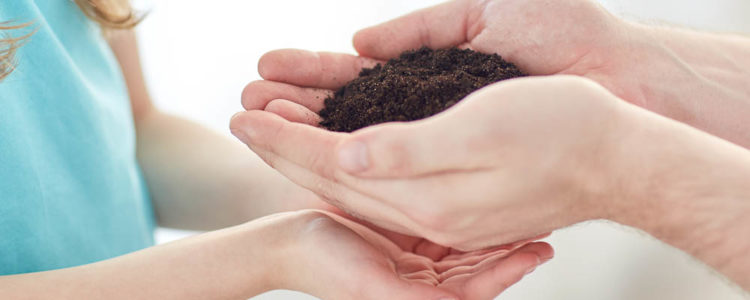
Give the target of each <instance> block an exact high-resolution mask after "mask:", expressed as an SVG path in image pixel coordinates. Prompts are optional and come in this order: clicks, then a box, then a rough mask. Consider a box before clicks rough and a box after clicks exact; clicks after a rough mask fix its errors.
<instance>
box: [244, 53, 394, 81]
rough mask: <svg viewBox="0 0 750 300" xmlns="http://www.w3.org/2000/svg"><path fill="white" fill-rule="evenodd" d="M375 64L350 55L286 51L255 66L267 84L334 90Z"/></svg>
mask: <svg viewBox="0 0 750 300" xmlns="http://www.w3.org/2000/svg"><path fill="white" fill-rule="evenodd" d="M378 63H379V62H378V61H376V60H373V59H369V58H365V57H359V56H354V55H349V54H340V53H330V52H311V51H305V50H294V49H285V50H276V51H272V52H269V53H266V54H265V55H263V57H261V59H260V62H259V63H258V72H259V73H260V76H261V77H263V78H264V79H266V80H271V81H278V82H284V83H289V84H293V85H298V86H304V87H315V88H323V89H337V88H340V87H342V86H344V85H345V84H346V83H347V82H349V81H351V80H352V79H354V78H356V77H357V76H359V72H360V71H362V69H363V68H371V67H374V66H375V65H377V64H378Z"/></svg>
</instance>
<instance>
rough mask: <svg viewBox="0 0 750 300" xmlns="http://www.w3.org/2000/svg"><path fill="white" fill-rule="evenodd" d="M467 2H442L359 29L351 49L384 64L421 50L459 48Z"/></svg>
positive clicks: (466, 16)
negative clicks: (409, 52)
mask: <svg viewBox="0 0 750 300" xmlns="http://www.w3.org/2000/svg"><path fill="white" fill-rule="evenodd" d="M469 2H470V1H462V0H454V1H450V2H446V3H443V4H439V5H437V6H433V7H429V8H425V9H422V10H419V11H416V12H413V13H411V14H408V15H405V16H403V17H400V18H397V19H395V20H392V21H389V22H386V23H383V24H380V25H377V26H373V27H370V28H366V29H363V30H361V31H359V32H357V34H355V35H354V48H355V49H357V52H359V54H360V55H362V56H364V57H371V58H376V59H381V60H386V59H391V58H394V57H396V56H398V55H399V54H400V53H401V52H404V51H406V50H413V49H417V48H421V47H424V46H427V47H430V48H433V49H436V48H446V47H451V46H459V45H462V44H464V43H466V39H467V38H466V33H467V28H466V20H467V18H468V11H469V4H470V3H469Z"/></svg>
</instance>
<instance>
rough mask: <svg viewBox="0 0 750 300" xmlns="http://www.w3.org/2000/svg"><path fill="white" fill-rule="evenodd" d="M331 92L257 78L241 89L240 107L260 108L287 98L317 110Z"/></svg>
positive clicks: (314, 110)
mask: <svg viewBox="0 0 750 300" xmlns="http://www.w3.org/2000/svg"><path fill="white" fill-rule="evenodd" d="M332 94H333V91H331V90H326V89H315V88H302V87H298V86H296V85H291V84H287V83H282V82H275V81H267V80H258V81H253V82H251V83H250V84H248V85H247V86H246V87H245V89H244V90H243V91H242V107H244V108H245V109H246V110H262V109H265V108H266V106H267V105H268V103H269V102H270V101H272V100H276V99H287V100H289V101H292V102H295V103H299V104H301V105H304V106H305V107H306V108H307V109H309V110H311V111H313V112H318V111H320V110H321V109H323V106H324V101H325V99H326V98H327V97H328V96H330V95H332Z"/></svg>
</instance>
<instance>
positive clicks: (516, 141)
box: [231, 0, 750, 289]
mask: <svg viewBox="0 0 750 300" xmlns="http://www.w3.org/2000/svg"><path fill="white" fill-rule="evenodd" d="M448 16H450V17H448ZM749 43H750V42H749V41H748V39H746V38H742V37H739V36H733V35H722V34H706V33H697V32H691V31H687V30H682V29H667V28H654V27H646V26H642V25H637V24H632V23H628V22H625V21H622V20H619V19H617V18H615V17H614V16H612V15H610V14H608V13H607V12H606V11H604V10H603V9H602V8H601V7H600V6H598V5H596V4H594V3H592V2H590V1H583V0H579V1H542V0H530V1H515V0H505V1H503V0H497V1H468V0H466V1H462V0H459V1H452V2H447V3H445V4H442V5H438V6H436V7H432V8H428V9H425V10H422V11H418V12H415V13H413V14H410V15H407V16H404V17H402V18H399V19H396V20H393V21H390V22H387V23H385V24H381V25H378V26H375V27H372V28H368V29H365V30H363V31H360V32H359V33H358V34H357V35H356V36H355V38H354V45H355V48H356V49H357V51H358V52H359V53H360V54H361V55H362V56H361V57H355V56H350V55H344V54H333V53H312V52H307V51H301V50H280V51H275V52H271V53H269V54H267V55H266V56H264V58H263V59H262V60H261V62H260V64H259V72H260V73H261V75H262V76H263V77H264V78H265V79H266V81H259V82H254V83H251V84H249V85H248V86H247V88H246V89H245V94H244V95H243V105H244V106H245V108H246V109H248V110H250V111H248V112H243V113H240V114H238V115H237V116H235V118H234V119H233V121H232V125H231V127H232V131H233V133H234V134H235V135H236V136H238V138H240V139H241V140H243V141H244V142H246V143H247V144H248V145H249V146H250V147H251V148H252V149H253V150H254V151H255V152H256V153H258V154H259V155H260V156H261V157H263V159H264V160H265V161H266V162H268V163H269V164H270V165H272V166H273V167H274V168H276V169H277V170H279V171H281V172H282V173H284V174H285V175H286V176H287V177H289V178H290V179H292V180H293V181H295V182H297V183H299V184H301V185H303V186H305V187H307V188H309V189H311V190H313V191H315V192H316V193H317V194H318V195H321V197H323V198H324V199H325V200H327V201H329V202H330V203H331V204H334V205H336V206H338V207H341V208H342V209H344V210H346V211H348V212H351V213H352V214H353V215H356V216H358V217H360V218H364V219H366V220H368V221H370V222H373V223H374V224H377V225H378V226H382V227H385V228H389V229H392V230H396V231H399V232H403V233H408V234H413V235H418V236H424V237H426V238H428V239H430V240H432V241H435V242H437V243H439V244H443V245H449V246H453V247H456V248H459V249H463V250H470V249H478V248H481V247H486V246H489V245H493V244H501V243H505V242H509V241H513V240H517V239H521V238H525V237H529V236H533V235H536V234H539V233H542V232H548V231H550V230H555V229H558V228H562V227H565V226H568V225H571V224H575V223H578V222H581V221H584V220H591V219H610V220H613V221H616V222H620V223H622V224H626V225H630V226H634V227H637V228H640V229H643V230H645V231H646V232H649V233H651V234H652V235H654V236H655V237H657V238H659V239H661V240H663V241H665V242H667V243H670V244H672V245H674V246H675V247H677V248H680V249H682V250H684V251H686V252H688V253H690V254H692V255H694V256H695V257H697V258H698V259H700V260H703V261H704V262H706V263H707V264H709V265H711V266H712V267H714V268H716V269H717V270H719V271H720V272H722V273H723V274H724V275H726V276H728V277H729V278H731V279H732V280H734V281H735V282H737V283H738V284H740V285H741V286H742V287H743V288H745V289H750V282H748V278H750V273H748V272H750V271H749V270H750V258H748V256H747V255H746V253H748V251H750V241H748V240H747V239H743V238H736V237H745V236H748V234H750V224H748V221H747V218H745V217H743V216H747V215H748V213H750V189H749V188H748V187H747V178H750V154H749V153H748V151H747V149H744V148H742V147H741V146H744V147H748V146H750V127H747V126H745V125H744V120H746V119H747V118H748V116H750V110H748V107H749V106H748V104H749V103H750V101H748V99H750V91H749V90H748V85H747V84H746V81H747V78H748V73H747V71H745V70H746V69H747V67H750V61H749V60H748V57H750V55H748V54H749V53H748V51H750V44H749ZM423 45H426V46H430V47H433V48H441V47H449V46H461V47H470V48H473V49H476V50H478V51H482V52H489V53H500V54H502V55H503V56H504V57H505V58H506V59H508V60H510V61H511V62H514V63H516V64H517V65H519V66H520V67H521V68H522V69H523V70H525V71H527V72H529V73H531V74H533V75H555V74H558V75H557V76H551V77H547V78H538V77H537V78H527V79H520V80H513V81H507V82H504V83H499V84H496V85H494V86H491V87H488V88H486V89H483V90H481V91H478V92H477V93H475V94H473V95H471V96H469V97H467V99H465V100H464V101H463V102H462V103H460V104H458V105H456V106H455V107H453V108H451V109H450V110H448V111H446V112H444V113H442V114H440V115H437V116H435V117H432V118H429V119H426V120H423V121H418V122H412V123H390V124H383V125H379V126H374V127H371V128H366V129H364V130H361V131H358V132H354V133H352V134H344V133H333V132H327V131H325V130H322V129H319V128H316V127H315V126H310V125H316V124H317V122H318V121H319V117H318V116H317V115H316V114H315V112H317V111H319V110H320V109H321V108H322V106H323V103H322V99H324V98H325V96H327V95H329V94H330V92H331V90H332V89H336V88H338V87H340V86H342V85H343V84H344V83H346V82H347V81H348V80H351V79H353V78H354V77H356V75H357V73H358V70H360V69H361V68H362V67H366V66H372V65H374V64H375V63H377V62H378V61H382V60H384V59H388V58H391V57H394V56H395V55H397V54H398V53H400V52H401V51H403V50H406V49H412V48H418V47H420V46H423ZM636 62H643V63H636ZM643 66H649V68H644V67H643ZM742 66H746V67H744V68H743V67H742ZM559 74H567V75H577V76H576V77H570V76H560V75H559ZM623 100H624V101H623ZM639 107H640V108H639ZM642 108H646V109H648V110H651V111H652V112H649V111H647V110H644V109H642ZM654 112H655V113H658V114H655V113H654ZM675 120H678V121H681V122H682V123H681V122H676V121H675ZM696 128H697V129H700V130H697V129H696ZM709 133H710V134H709ZM711 134H713V135H711ZM405 195H408V197H404V196H405Z"/></svg>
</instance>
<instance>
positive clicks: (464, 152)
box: [335, 112, 488, 178]
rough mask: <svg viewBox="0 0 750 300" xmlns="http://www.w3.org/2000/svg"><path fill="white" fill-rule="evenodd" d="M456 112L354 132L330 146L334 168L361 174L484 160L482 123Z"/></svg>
mask: <svg viewBox="0 0 750 300" xmlns="http://www.w3.org/2000/svg"><path fill="white" fill-rule="evenodd" d="M465 115H466V114H462V113H461V112H456V113H450V114H442V115H438V116H436V117H433V118H430V119H426V120H422V121H418V122H410V123H387V124H383V125H379V126H374V127H371V128H367V129H364V130H362V131H358V132H355V133H353V134H351V135H349V136H347V137H346V138H344V139H343V140H342V141H341V142H339V144H338V145H337V146H336V149H335V151H336V159H337V161H338V167H339V168H340V169H342V170H344V171H345V172H347V173H349V174H351V175H354V176H357V177H365V178H393V177H414V176H421V175H429V174H433V173H443V172H450V171H469V170H474V169H478V168H482V167H484V166H486V164H487V161H488V160H487V157H486V155H485V152H486V151H482V150H484V149H483V148H487V147H486V145H485V144H487V143H488V141H486V135H484V136H483V133H482V131H483V128H481V127H480V126H476V125H475V124H473V123H471V120H470V119H467V118H465Z"/></svg>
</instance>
